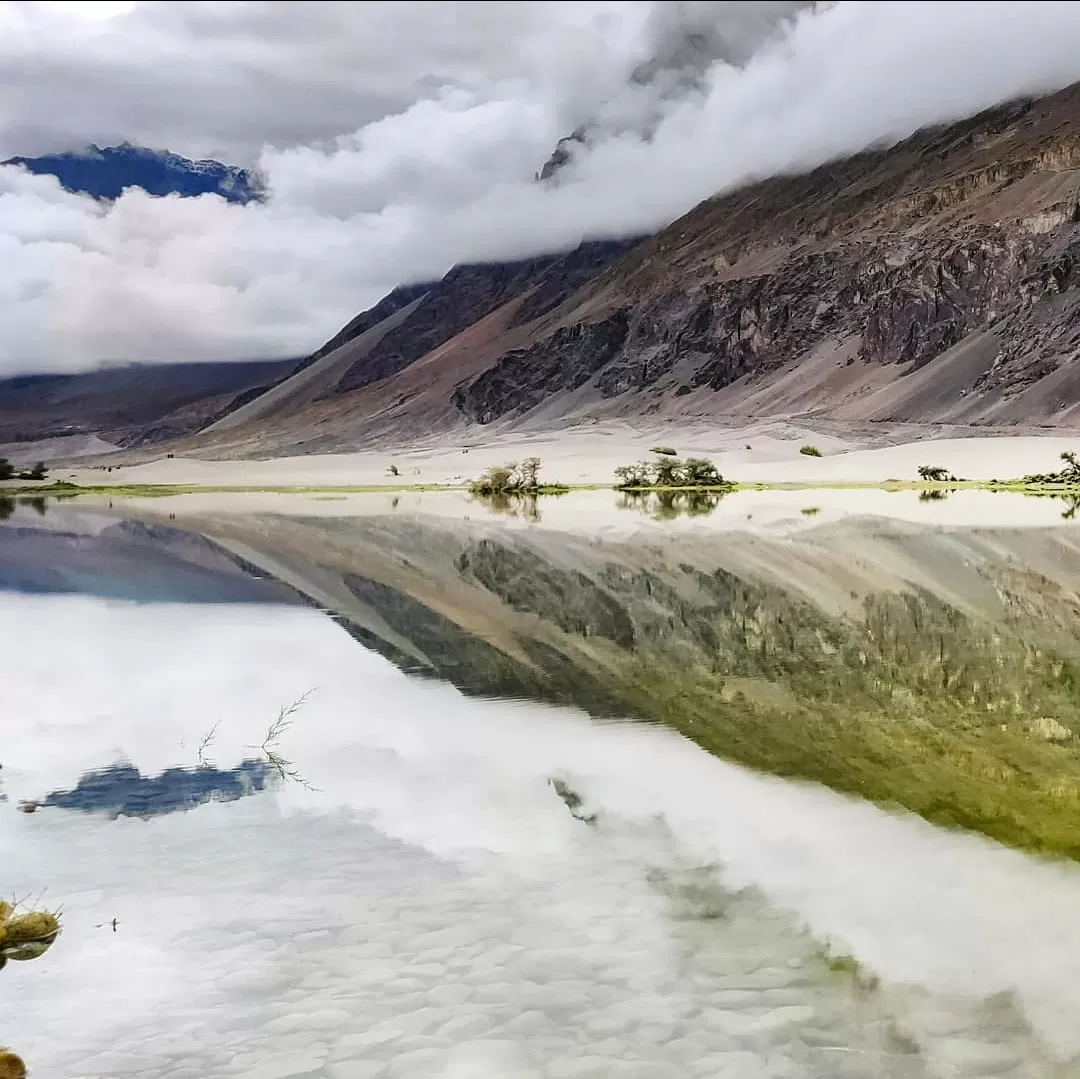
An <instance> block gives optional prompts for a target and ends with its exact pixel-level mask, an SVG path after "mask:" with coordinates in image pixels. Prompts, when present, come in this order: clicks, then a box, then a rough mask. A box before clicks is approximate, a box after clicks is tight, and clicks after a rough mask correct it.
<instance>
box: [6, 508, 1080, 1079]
mask: <svg viewBox="0 0 1080 1079" xmlns="http://www.w3.org/2000/svg"><path fill="white" fill-rule="evenodd" d="M890 500H891V501H890ZM0 516H2V517H3V518H4V520H3V521H2V522H0V650H2V654H3V656H4V665H5V671H6V677H5V680H4V697H3V716H4V720H5V724H4V729H5V733H6V737H5V740H4V747H3V750H2V751H0V764H2V769H0V795H2V796H3V798H4V801H2V802H0V821H2V824H0V866H2V874H0V894H3V895H7V896H12V897H14V898H17V899H19V900H21V901H22V903H23V905H24V906H26V907H27V908H32V909H48V910H54V911H55V910H59V911H60V918H61V925H62V932H61V935H60V937H59V939H58V940H57V941H56V943H55V945H54V946H53V947H52V948H50V949H49V950H48V952H47V953H46V954H44V955H43V956H41V957H40V958H38V959H36V960H35V961H33V962H10V963H8V964H7V966H6V967H5V969H4V970H3V971H2V973H0V982H2V984H3V988H4V992H5V997H4V1001H5V1004H6V1007H5V1021H4V1023H3V1025H2V1028H0V1041H2V1042H3V1043H4V1044H8V1045H10V1046H11V1048H12V1049H14V1050H15V1051H17V1052H18V1053H19V1055H20V1056H22V1057H23V1058H24V1059H25V1060H26V1062H27V1064H28V1067H29V1069H30V1074H31V1076H34V1075H42V1076H64V1077H76V1079H105V1077H110V1079H112V1077H117V1076H124V1075H138V1076H144V1077H154V1079H156V1077H161V1079H217V1077H237V1079H288V1077H292V1076H296V1077H299V1076H308V1077H312V1079H398V1077H401V1079H405V1077H413V1076H415V1077H435V1076H446V1077H453V1079H481V1077H496V1076H497V1077H505V1079H517V1077H522V1079H523V1077H547V1076H550V1077H553V1079H571V1077H579V1079H587V1077H597V1079H599V1077H609V1076H626V1077H634V1079H646V1077H656V1079H666V1077H683V1076H693V1077H698V1076H701V1077H723V1079H728V1077H730V1079H747V1077H749V1079H757V1077H761V1079H766V1077H767V1079H797V1077H804V1076H805V1077H811V1076H812V1077H820V1079H826V1077H830V1079H831V1077H852V1079H854V1077H867V1079H871V1077H881V1076H886V1077H897V1079H901V1077H904V1079H906V1077H935V1079H938V1077H946V1076H956V1077H962V1079H967V1077H971V1079H975V1077H982V1076H1010V1077H1018V1079H1019V1077H1044V1076H1073V1075H1080V1022H1078V1021H1077V1020H1078V1016H1080V866H1077V864H1076V860H1075V859H1076V858H1077V857H1078V856H1080V793H1078V792H1080V785H1078V779H1080V743H1078V741H1077V732H1080V696H1078V690H1080V617H1078V615H1080V531H1078V528H1077V526H1076V525H1075V524H1074V523H1073V521H1072V507H1070V506H1069V505H1067V504H1065V503H1062V502H1061V501H1058V500H1053V499H1027V498H1023V497H1021V496H1017V495H1004V494H1003V495H990V494H988V493H986V492H958V493H956V494H954V495H952V496H951V497H949V498H946V499H934V500H922V501H920V500H919V499H918V496H917V494H916V493H915V492H897V493H886V492H883V491H862V492H836V491H833V492H828V491H816V492H806V491H799V492H789V491H780V492H757V493H755V492H747V493H745V494H743V493H740V494H738V495H734V496H730V497H727V498H724V499H721V500H717V501H715V502H713V503H708V504H704V503H700V502H699V503H697V504H692V503H689V502H685V501H684V502H682V503H677V502H671V503H669V504H663V503H660V502H657V501H652V502H645V503H642V502H640V501H638V502H635V501H633V500H629V501H628V500H626V499H625V498H619V497H618V496H615V495H613V494H612V493H611V492H578V493H575V494H574V495H572V496H567V497H566V498H560V499H551V500H546V499H541V500H540V501H539V503H538V504H532V505H530V504H528V503H520V502H519V503H505V504H502V505H495V506H491V505H485V504H479V503H476V502H474V501H470V500H468V499H467V498H466V496H463V495H458V494H452V493H428V494H425V495H409V494H400V495H390V494H387V495H382V494H380V495H355V496H348V497H343V496H334V495H331V494H327V495H324V496H318V495H312V496H299V495H296V496H293V495H279V496H271V495H251V496H237V495H228V496H224V495H222V496H216V495H211V494H206V495H185V496H178V497H176V498H165V499H158V498H147V499H132V500H125V501H121V500H119V499H116V500H115V501H114V502H113V504H112V505H111V506H110V505H109V504H108V500H107V499H99V500H97V501H93V500H90V501H86V500H83V499H78V500H69V501H63V502H54V501H49V502H48V503H42V502H34V503H31V502H21V503H11V504H9V505H7V506H6V508H5V510H4V512H3V513H2V514H0Z"/></svg>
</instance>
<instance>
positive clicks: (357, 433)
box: [217, 86, 1080, 455]
mask: <svg viewBox="0 0 1080 1079" xmlns="http://www.w3.org/2000/svg"><path fill="white" fill-rule="evenodd" d="M582 137H584V136H582ZM578 141H580V140H579V136H578V134H575V135H574V136H572V137H571V139H570V140H569V142H568V143H567V144H566V145H564V146H563V147H562V149H563V152H564V156H565V154H566V153H568V152H569V148H570V143H577V142H578ZM553 160H554V159H553ZM557 172H558V164H557V163H556V164H554V165H552V167H551V169H549V170H548V173H549V177H548V178H549V179H551V180H553V181H555V180H557V178H558V177H557ZM1078 283H1080V86H1074V87H1071V88H1069V89H1066V90H1064V91H1061V92H1060V93H1058V94H1055V95H1053V96H1051V97H1047V98H1043V99H1039V100H1035V101H1024V102H1017V103H1012V104H1008V105H1004V106H1001V107H999V108H995V109H991V110H989V111H987V112H984V113H982V114H981V115H979V116H976V117H973V118H970V119H967V120H964V121H962V122H959V123H956V124H952V125H949V126H945V127H939V128H934V129H928V130H925V131H921V132H918V133H916V134H915V135H913V136H911V137H910V138H908V139H906V140H905V141H903V142H901V143H899V144H897V145H896V146H893V147H891V148H889V149H882V150H874V151H867V152H865V153H861V154H857V155H855V156H853V157H850V158H847V159H845V160H841V161H837V162H833V163H831V164H828V165H825V166H822V167H820V168H818V169H815V170H814V171H812V172H809V173H806V174H804V175H792V176H779V177H774V178H772V179H769V180H765V181H762V182H760V183H756V184H753V185H750V186H748V187H745V188H743V189H741V190H736V191H733V192H731V193H730V194H726V195H723V196H722V197H717V198H714V199H710V200H707V201H706V202H704V203H702V204H701V205H700V206H698V207H697V208H696V209H694V210H692V211H691V212H690V213H688V214H686V215H685V216H684V217H682V218H681V219H679V220H677V221H675V222H674V223H673V224H671V225H670V226H669V227H668V228H666V229H664V230H662V231H661V232H659V233H657V234H655V235H653V236H651V237H647V238H644V239H641V240H639V241H637V242H634V241H625V242H623V243H590V244H583V245H582V246H581V247H579V248H578V249H577V250H576V251H573V252H571V253H569V254H566V255H563V256H559V257H555V258H537V259H528V260H524V261H521V262H514V263H501V264H491V265H483V266H461V267H457V268H455V269H454V270H451V272H450V273H449V274H447V275H446V277H445V278H443V279H442V280H441V281H439V282H437V283H435V284H432V285H425V286H418V290H421V294H420V298H419V299H418V300H415V297H416V295H417V291H416V290H414V291H405V292H403V291H401V290H398V291H396V292H395V293H391V294H390V296H388V297H387V298H386V300H384V301H383V303H382V304H381V305H379V306H377V307H376V308H373V309H372V311H371V312H368V313H366V314H365V315H364V316H362V317H361V319H360V320H359V321H358V322H357V323H356V324H355V327H354V328H359V329H363V328H367V327H369V326H370V325H371V324H372V322H373V320H377V317H378V316H379V315H380V314H383V315H389V313H390V312H391V311H394V310H396V311H398V312H399V313H400V311H401V310H402V308H401V303H402V302H403V301H405V300H415V302H416V307H415V309H414V310H412V311H411V312H410V313H409V315H408V317H407V318H405V319H404V320H403V321H401V322H400V323H397V324H395V325H394V326H393V328H392V329H391V330H389V331H388V332H387V333H386V334H385V336H384V337H383V339H382V340H381V341H380V342H379V343H378V344H377V345H376V346H375V347H374V348H370V349H366V350H364V354H363V356H362V358H360V359H358V360H356V361H355V362H354V363H353V364H352V366H351V367H350V368H349V369H348V370H347V371H346V373H345V375H344V377H342V378H340V380H339V381H338V382H336V384H334V385H333V386H332V387H331V388H330V389H329V390H325V391H324V392H323V394H322V397H321V398H320V401H319V402H318V408H317V412H316V411H313V412H312V417H313V419H312V425H313V426H315V425H317V429H318V439H317V444H318V446H319V447H320V448H322V449H327V450H330V449H342V448H347V447H349V446H350V445H356V444H362V443H363V441H364V439H365V438H369V437H374V436H372V434H371V432H372V431H373V430H376V429H377V431H378V437H379V438H381V439H382V440H383V441H386V440H389V439H394V438H397V439H401V438H408V437H410V436H411V435H413V434H414V433H416V434H418V433H421V432H423V433H429V432H430V431H431V430H433V429H435V428H436V427H439V428H442V429H449V428H451V427H453V426H454V425H462V424H465V423H480V424H490V423H494V422H499V423H502V424H508V423H509V424H515V423H521V422H525V421H529V422H535V421H538V420H542V421H544V422H549V421H550V422H556V421H559V420H560V419H561V418H563V417H565V416H570V415H572V416H574V417H575V418H582V417H592V418H603V417H605V416H613V417H619V418H622V419H625V418H627V417H633V416H634V415H639V414H648V415H650V416H655V415H657V414H658V413H660V414H667V415H669V416H671V417H683V416H699V417H708V416H718V415H722V416H724V417H726V418H731V417H740V416H742V417H747V418H750V417H758V416H783V417H796V416H804V417H823V418H830V419H839V420H847V421H852V420H854V421H890V422H918V423H930V424H933V423H940V424H965V425H971V424H990V425H1012V424H1016V423H1024V424H1028V425H1044V426H1045V425H1050V426H1055V425H1057V426H1062V427H1069V426H1072V425H1075V424H1076V423H1080V366H1077V365H1075V364H1074V362H1073V361H1074V360H1075V359H1076V357H1077V355H1078V353H1080V318H1078V317H1077V316H1080V288H1078V287H1077V286H1078ZM389 317H394V316H393V315H389ZM375 324H376V325H378V322H377V321H375ZM352 332H353V329H350V328H349V327H347V328H346V330H345V331H342V333H343V334H346V335H347V334H349V333H352ZM340 340H342V335H338V337H336V338H335V339H334V340H333V341H331V342H328V344H327V346H325V348H331V347H333V346H334V345H335V342H338V341H340ZM320 351H324V350H320ZM316 355H319V354H318V353H317V354H316ZM312 408H313V409H314V408H315V406H312ZM306 422H307V421H306V420H305V418H304V415H303V414H302V413H301V414H298V415H294V416H291V417H290V431H289V433H288V435H287V436H286V435H280V436H279V434H278V432H277V431H276V430H275V431H268V428H266V427H265V426H264V427H263V428H262V429H261V433H257V437H258V438H259V439H261V442H260V445H261V446H262V447H263V452H265V447H266V445H267V442H268V440H270V441H273V439H275V438H280V440H284V439H285V438H286V437H287V438H288V440H289V444H290V445H304V446H305V447H309V446H310V444H311V443H310V441H309V440H310V433H309V431H308V429H307V427H306V426H305V424H306ZM246 437H248V438H249V444H251V443H253V442H254V441H255V439H256V435H251V434H249V435H247V436H246ZM236 445H237V446H238V448H237V449H235V450H233V451H232V452H234V453H237V454H240V455H243V453H245V452H247V450H245V449H244V448H243V445H244V444H243V443H242V442H241V441H239V440H238V441H237V443H236ZM217 447H218V448H219V451H220V452H224V453H228V452H230V451H229V449H228V447H227V445H223V444H222V443H221V441H220V440H219V441H218V443H217Z"/></svg>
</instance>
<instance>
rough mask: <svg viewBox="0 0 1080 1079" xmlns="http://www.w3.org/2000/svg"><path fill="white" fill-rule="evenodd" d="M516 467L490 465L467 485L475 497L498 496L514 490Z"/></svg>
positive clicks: (515, 487) (514, 465)
mask: <svg viewBox="0 0 1080 1079" xmlns="http://www.w3.org/2000/svg"><path fill="white" fill-rule="evenodd" d="M516 483H517V465H516V464H513V465H492V466H491V467H490V468H487V469H485V470H484V471H483V473H482V474H481V475H480V477H479V478H478V479H475V480H473V481H472V483H470V484H469V490H470V491H472V493H473V494H475V495H498V494H506V493H507V492H508V491H512V490H516V489H517V486H516Z"/></svg>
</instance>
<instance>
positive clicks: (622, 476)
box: [615, 456, 734, 491]
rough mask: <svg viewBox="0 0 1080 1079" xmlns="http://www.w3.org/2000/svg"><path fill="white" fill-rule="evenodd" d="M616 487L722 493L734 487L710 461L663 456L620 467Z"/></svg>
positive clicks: (629, 489)
mask: <svg viewBox="0 0 1080 1079" xmlns="http://www.w3.org/2000/svg"><path fill="white" fill-rule="evenodd" d="M615 479H616V481H617V482H616V484H615V486H616V488H617V489H618V490H620V491H637V490H647V489H649V488H668V489H679V488H699V489H713V490H724V489H730V488H731V487H734V484H733V483H730V482H728V481H727V480H725V479H724V477H723V476H721V475H720V473H719V472H718V471H717V469H716V465H714V464H713V463H712V461H709V460H706V459H705V458H704V457H688V458H687V459H686V460H685V461H680V460H679V458H677V457H666V456H665V457H663V458H661V459H660V460H658V461H639V462H638V463H637V464H634V465H620V466H619V467H618V468H617V469H615Z"/></svg>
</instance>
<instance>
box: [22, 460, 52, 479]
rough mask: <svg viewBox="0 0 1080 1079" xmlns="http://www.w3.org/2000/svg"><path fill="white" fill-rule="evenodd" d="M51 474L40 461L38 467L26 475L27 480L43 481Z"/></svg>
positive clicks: (35, 466)
mask: <svg viewBox="0 0 1080 1079" xmlns="http://www.w3.org/2000/svg"><path fill="white" fill-rule="evenodd" d="M48 474H49V470H48V469H47V468H46V467H45V462H44V461H38V463H37V464H36V465H34V467H33V468H32V469H30V471H29V472H27V473H26V479H28V480H43V479H45V477H46V476H47V475H48Z"/></svg>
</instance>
